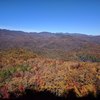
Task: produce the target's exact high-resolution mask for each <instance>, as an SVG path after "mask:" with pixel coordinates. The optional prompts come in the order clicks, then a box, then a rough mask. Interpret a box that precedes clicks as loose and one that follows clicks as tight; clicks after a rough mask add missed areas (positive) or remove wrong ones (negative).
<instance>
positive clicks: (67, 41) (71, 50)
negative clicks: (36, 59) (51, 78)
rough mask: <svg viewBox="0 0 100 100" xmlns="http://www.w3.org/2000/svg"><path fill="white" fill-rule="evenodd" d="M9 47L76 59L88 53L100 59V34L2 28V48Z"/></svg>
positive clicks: (0, 34)
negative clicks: (28, 31) (23, 30)
mask: <svg viewBox="0 0 100 100" xmlns="http://www.w3.org/2000/svg"><path fill="white" fill-rule="evenodd" d="M9 48H10V49H11V48H27V49H30V50H33V51H35V52H37V53H39V54H41V55H43V56H46V57H51V58H56V59H65V60H76V59H79V57H78V56H77V55H79V56H80V55H83V54H86V56H88V55H89V56H94V58H93V59H98V61H99V60H100V36H89V35H84V34H69V33H65V34H63V33H50V32H40V33H36V32H31V33H27V32H22V31H10V30H5V29H4V30H3V29H1V30H0V49H1V50H2V49H9ZM90 58H91V57H90ZM86 59H87V58H86Z"/></svg>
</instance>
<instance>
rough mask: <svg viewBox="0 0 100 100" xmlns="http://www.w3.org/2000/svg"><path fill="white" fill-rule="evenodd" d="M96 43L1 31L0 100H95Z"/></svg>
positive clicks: (99, 68)
mask: <svg viewBox="0 0 100 100" xmlns="http://www.w3.org/2000/svg"><path fill="white" fill-rule="evenodd" d="M99 40H100V36H88V35H83V34H69V33H66V34H64V33H63V34H61V33H50V32H40V33H35V32H33V33H27V32H22V31H10V30H3V29H1V30H0V100H1V99H10V100H13V99H14V100H17V99H20V100H26V99H27V98H30V97H31V99H32V98H33V100H41V99H43V100H47V99H48V97H49V100H50V99H52V100H56V99H57V100H58V99H59V100H73V98H74V99H77V100H79V99H81V100H84V99H85V100H96V99H97V98H98V97H99V96H100V41H99ZM88 97H89V98H88ZM92 97H93V98H92ZM66 98H67V99H66ZM90 98H92V99H90ZM31 99H30V100H31Z"/></svg>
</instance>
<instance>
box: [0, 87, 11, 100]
mask: <svg viewBox="0 0 100 100" xmlns="http://www.w3.org/2000/svg"><path fill="white" fill-rule="evenodd" d="M0 93H1V95H2V96H3V98H4V99H8V98H9V93H8V87H7V86H6V85H5V86H3V87H2V88H1V89H0Z"/></svg>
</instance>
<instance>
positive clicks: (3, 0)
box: [0, 0, 100, 35]
mask: <svg viewBox="0 0 100 100" xmlns="http://www.w3.org/2000/svg"><path fill="white" fill-rule="evenodd" d="M0 28H3V29H11V30H22V31H27V32H41V31H48V32H64V33H66V32H69V33H82V34H89V35H100V0H0Z"/></svg>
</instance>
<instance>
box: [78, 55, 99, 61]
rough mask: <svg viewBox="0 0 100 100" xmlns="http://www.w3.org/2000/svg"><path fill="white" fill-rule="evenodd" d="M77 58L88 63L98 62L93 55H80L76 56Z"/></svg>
mask: <svg viewBox="0 0 100 100" xmlns="http://www.w3.org/2000/svg"><path fill="white" fill-rule="evenodd" d="M78 58H79V59H80V60H81V61H84V62H86V61H90V62H100V59H99V58H97V57H96V56H93V55H86V54H82V55H78Z"/></svg>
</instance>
